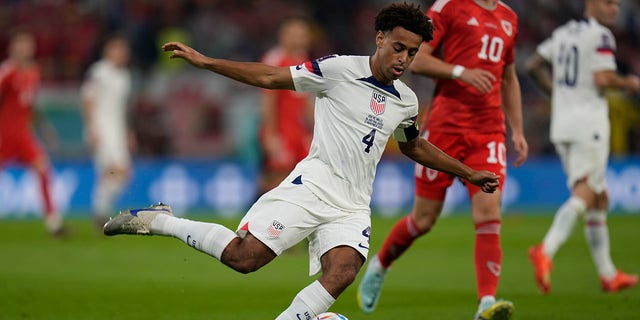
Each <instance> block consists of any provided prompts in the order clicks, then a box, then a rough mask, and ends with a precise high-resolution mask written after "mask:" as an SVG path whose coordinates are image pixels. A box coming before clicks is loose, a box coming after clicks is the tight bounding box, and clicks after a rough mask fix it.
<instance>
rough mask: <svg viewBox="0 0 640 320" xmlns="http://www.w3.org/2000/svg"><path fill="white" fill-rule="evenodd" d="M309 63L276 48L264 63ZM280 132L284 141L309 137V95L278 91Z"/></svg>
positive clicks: (269, 53)
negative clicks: (290, 138) (307, 111)
mask: <svg viewBox="0 0 640 320" xmlns="http://www.w3.org/2000/svg"><path fill="white" fill-rule="evenodd" d="M305 61H307V57H299V58H294V57H291V56H288V55H286V54H285V53H284V52H283V51H282V50H281V49H279V48H275V49H272V50H270V51H269V52H267V54H266V55H265V57H264V59H263V62H264V63H266V64H269V65H273V66H278V67H289V66H295V65H299V64H301V63H304V62H305ZM273 92H274V93H275V94H276V95H277V98H276V107H277V113H278V114H277V115H276V122H277V123H278V132H279V133H280V135H281V137H282V138H283V139H287V138H288V137H300V136H308V135H309V128H308V124H307V121H306V111H305V107H306V105H307V99H309V95H308V94H305V93H299V92H296V91H293V90H276V91H273Z"/></svg>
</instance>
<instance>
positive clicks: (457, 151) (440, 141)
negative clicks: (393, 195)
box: [414, 131, 465, 201]
mask: <svg viewBox="0 0 640 320" xmlns="http://www.w3.org/2000/svg"><path fill="white" fill-rule="evenodd" d="M423 138H424V139H427V141H429V142H430V143H431V144H433V145H434V146H436V147H438V148H439V149H440V150H442V151H443V152H444V153H446V154H448V155H449V156H451V157H453V158H455V159H458V160H462V159H463V157H464V156H465V142H464V135H462V134H451V133H442V132H434V131H427V132H425V134H424V136H423ZM414 179H415V194H416V196H418V197H422V198H426V199H431V200H436V201H444V198H445V196H446V192H447V188H449V187H450V186H451V184H452V183H453V179H454V176H452V175H450V174H448V173H444V172H440V171H437V170H434V169H431V168H427V167H425V166H422V165H420V164H417V163H416V164H415V170H414Z"/></svg>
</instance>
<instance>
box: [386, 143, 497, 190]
mask: <svg viewBox="0 0 640 320" xmlns="http://www.w3.org/2000/svg"><path fill="white" fill-rule="evenodd" d="M398 145H399V146H400V151H402V153H403V154H404V155H406V156H407V157H409V158H411V159H412V160H413V161H415V162H417V163H419V164H421V165H423V166H425V167H429V168H432V169H435V170H438V171H442V172H446V173H449V174H453V175H455V176H458V177H460V178H463V179H465V180H467V181H469V182H471V183H473V184H475V185H477V186H479V187H480V188H481V189H482V191H483V192H487V193H493V192H494V191H495V190H496V188H498V186H499V185H500V182H499V180H498V179H499V177H498V175H496V174H495V173H493V172H489V171H486V170H481V171H476V170H473V169H471V168H470V167H468V166H467V165H465V164H464V163H462V162H460V161H458V160H456V159H454V158H452V157H450V156H449V155H447V154H446V153H444V152H443V151H442V150H440V149H438V148H437V147H436V146H434V145H433V144H431V143H430V142H429V141H427V140H424V139H421V138H415V139H413V140H410V141H408V142H398Z"/></svg>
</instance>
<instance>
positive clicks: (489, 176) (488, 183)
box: [467, 170, 500, 193]
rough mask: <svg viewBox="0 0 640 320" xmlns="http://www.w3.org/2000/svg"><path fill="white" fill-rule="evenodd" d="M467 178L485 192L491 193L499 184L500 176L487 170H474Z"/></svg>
mask: <svg viewBox="0 0 640 320" xmlns="http://www.w3.org/2000/svg"><path fill="white" fill-rule="evenodd" d="M467 180H469V182H471V183H473V184H475V185H476V186H479V187H480V189H482V192H486V193H493V192H495V191H496V189H497V188H498V187H499V186H500V176H498V175H497V174H495V173H493V172H490V171H487V170H481V171H475V172H474V173H473V174H472V175H471V176H469V178H468V179H467Z"/></svg>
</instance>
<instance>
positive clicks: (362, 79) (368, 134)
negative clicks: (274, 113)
mask: <svg viewBox="0 0 640 320" xmlns="http://www.w3.org/2000/svg"><path fill="white" fill-rule="evenodd" d="M375 30H376V36H375V45H376V51H375V53H374V54H373V55H372V56H337V55H331V56H327V57H324V58H320V59H317V60H313V61H309V62H306V63H304V64H301V65H298V66H292V67H276V66H270V65H266V64H262V63H253V62H236V61H229V60H223V59H215V58H209V57H206V56H204V55H202V54H200V53H198V52H196V51H195V50H193V49H192V48H190V47H188V46H186V45H184V44H182V43H178V42H170V43H167V44H165V45H164V46H163V49H164V50H165V51H169V52H171V53H172V54H171V58H181V59H184V60H186V61H188V62H189V63H191V64H192V65H194V66H196V67H198V68H202V69H207V70H210V71H213V72H215V73H218V74H221V75H223V76H227V77H229V78H232V79H235V80H237V81H240V82H243V83H246V84H250V85H253V86H257V87H262V88H266V89H287V90H296V91H306V92H314V93H315V94H316V100H315V108H314V112H315V127H314V133H313V141H312V143H311V148H310V151H309V155H308V156H307V157H306V158H305V159H303V160H302V161H300V162H299V163H298V164H297V165H296V167H295V168H294V169H293V171H292V172H291V174H290V175H289V176H288V177H287V178H286V179H285V180H284V181H282V183H281V184H280V185H279V186H277V187H276V188H274V189H272V190H271V191H269V192H267V193H266V194H264V195H263V196H262V197H260V199H258V201H257V202H256V203H255V204H254V205H253V206H252V207H251V209H250V210H249V212H248V213H247V214H246V215H245V217H244V218H243V219H242V220H241V222H240V224H239V226H238V230H237V231H236V232H233V231H231V230H229V229H227V228H225V227H224V226H221V225H218V224H214V223H204V222H198V221H190V220H186V219H179V218H176V217H173V216H172V215H171V210H170V208H169V207H168V206H165V205H162V204H160V205H157V206H152V207H151V208H147V209H139V210H129V211H126V212H123V213H121V214H119V215H118V216H116V217H115V218H113V219H112V220H110V221H109V222H107V223H106V224H105V227H104V232H105V234H107V235H114V234H153V235H167V236H173V237H176V238H179V239H181V240H182V241H184V242H186V243H187V244H188V245H189V246H191V247H194V248H195V249H197V250H200V251H203V252H205V253H207V254H209V255H211V256H213V257H215V258H216V259H218V260H220V261H221V262H222V263H223V264H225V265H227V266H229V267H230V268H232V269H234V270H236V271H239V272H242V273H248V272H252V271H255V270H257V269H259V268H261V267H262V266H264V265H265V264H267V263H268V262H270V261H271V260H273V259H274V258H275V257H276V256H278V255H280V254H281V253H282V252H283V251H284V250H286V249H288V248H290V247H291V246H293V245H295V244H297V243H298V242H300V241H302V240H303V239H305V238H307V239H308V240H309V256H310V274H315V273H317V272H319V271H322V275H321V276H320V277H319V278H318V279H317V280H316V281H313V282H312V283H311V284H310V285H308V286H307V287H305V288H304V289H302V290H301V291H300V292H299V293H298V294H297V295H296V296H295V297H294V299H293V301H292V302H291V304H290V305H289V307H287V308H286V309H285V310H284V311H283V312H282V313H281V314H280V315H279V316H278V317H277V318H276V319H311V318H313V317H315V316H316V315H318V314H320V313H322V312H325V311H326V310H327V309H328V308H329V307H330V306H331V305H332V304H333V302H334V301H335V299H336V298H337V297H338V296H339V295H340V294H341V293H342V292H343V291H344V290H345V289H346V288H347V287H348V286H349V285H350V284H351V283H352V282H353V280H354V279H355V277H356V275H357V273H358V271H359V270H360V268H361V267H362V264H363V263H364V261H365V260H366V257H367V254H368V250H369V238H370V231H371V218H370V208H369V202H370V198H371V191H372V184H373V179H374V175H375V172H376V166H377V164H378V161H379V160H380V157H381V156H382V152H383V150H384V148H385V145H386V143H387V140H388V139H389V137H391V136H392V135H393V136H394V138H395V139H396V140H397V141H398V143H399V146H400V150H402V152H403V153H404V154H406V155H407V156H409V157H410V158H412V159H414V160H415V161H418V162H419V163H421V164H423V165H425V166H427V167H432V168H434V169H437V170H441V171H445V172H449V173H451V174H454V175H456V176H459V177H462V178H463V179H466V180H468V181H469V182H471V183H473V184H476V185H479V186H481V188H482V190H483V191H484V192H493V191H494V190H495V189H496V188H497V187H498V185H499V182H498V178H499V177H498V176H497V175H496V174H494V173H491V172H489V171H476V170H473V169H471V168H469V167H468V166H466V165H464V164H462V163H461V162H459V161H457V160H454V159H453V158H451V157H449V156H447V155H446V154H445V153H443V152H442V151H440V150H439V149H437V148H436V147H434V146H433V145H432V144H430V143H429V142H427V141H426V140H424V139H417V137H418V130H417V127H416V125H415V119H416V115H417V113H418V100H417V98H416V95H415V93H414V92H413V91H411V89H409V88H408V87H407V86H406V85H405V84H404V83H402V82H401V81H400V80H398V78H400V76H402V75H403V74H404V72H405V70H407V68H408V67H409V65H410V64H411V62H412V61H413V58H414V57H415V54H416V53H417V52H418V48H419V47H420V44H421V43H422V42H423V40H424V41H427V40H429V39H431V36H432V31H433V27H432V25H431V22H430V20H429V19H428V18H426V17H425V16H424V14H423V13H422V12H421V10H420V8H419V7H417V6H415V5H412V4H406V3H405V4H394V5H390V6H388V7H385V8H384V9H382V10H381V11H380V12H379V13H378V15H377V16H376V18H375Z"/></svg>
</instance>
